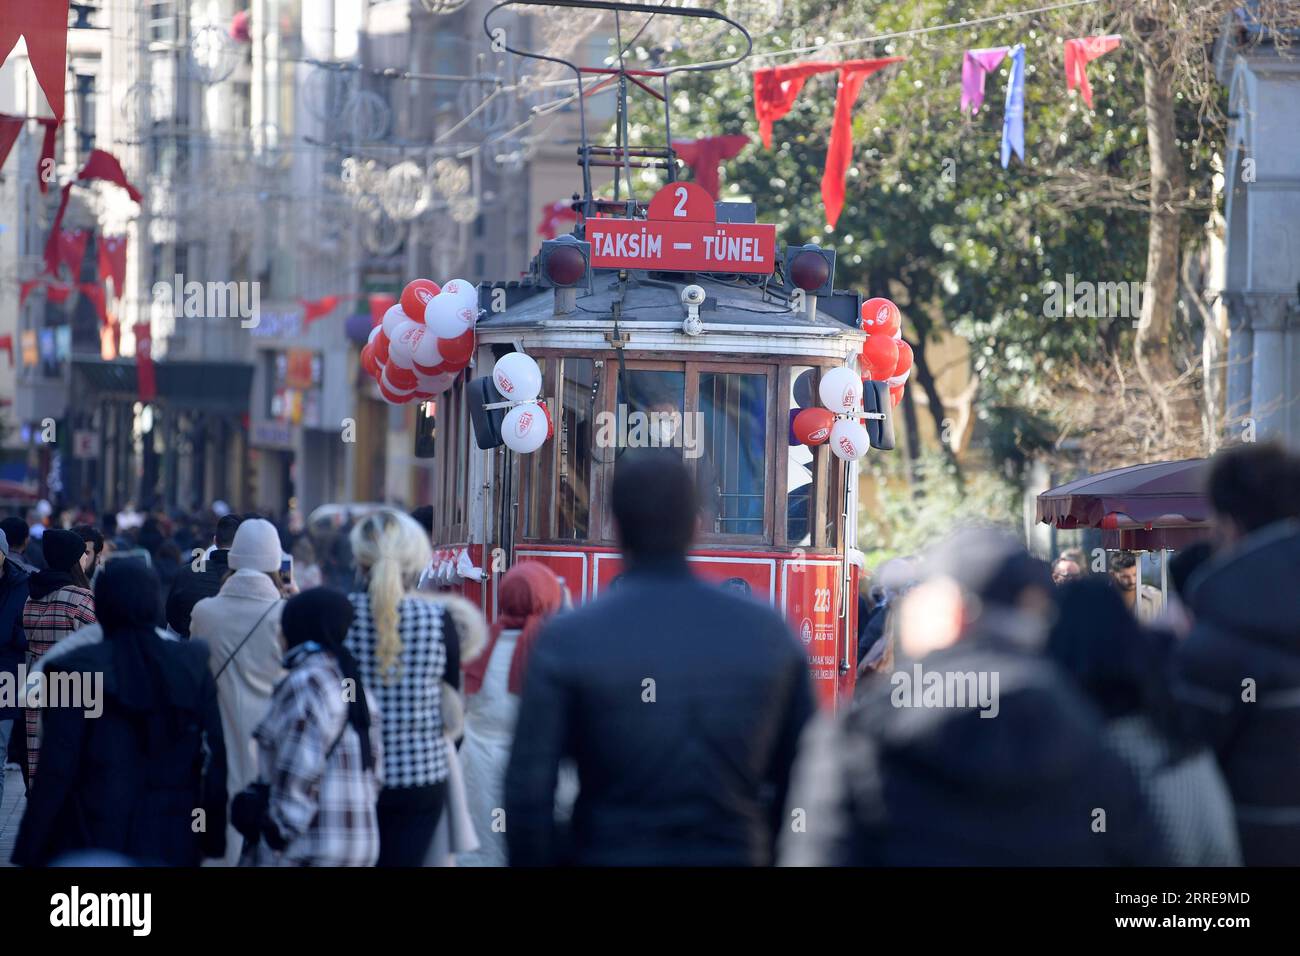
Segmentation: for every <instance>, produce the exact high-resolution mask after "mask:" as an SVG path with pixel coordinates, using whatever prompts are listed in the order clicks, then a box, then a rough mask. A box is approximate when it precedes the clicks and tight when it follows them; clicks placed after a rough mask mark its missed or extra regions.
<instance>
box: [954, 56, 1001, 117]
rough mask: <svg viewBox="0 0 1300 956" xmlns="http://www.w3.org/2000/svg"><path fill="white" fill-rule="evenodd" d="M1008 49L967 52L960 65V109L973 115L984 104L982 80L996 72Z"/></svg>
mask: <svg viewBox="0 0 1300 956" xmlns="http://www.w3.org/2000/svg"><path fill="white" fill-rule="evenodd" d="M1010 49H1011V48H1010V47H1006V46H995V47H989V48H988V49H985V50H967V51H966V56H965V57H964V58H963V59H962V63H961V109H962V112H963V113H964V112H966V110H967V109H969V110H970V112H972V113H974V112H975V111H976V110H978V109H979V108H980V106H981V105H983V103H984V78H985V76H987V75H988V74H989V73H991V72H993V71H994V70H996V69H997V68H998V67H999V66H1000V65H1001V63H1002V60H1003V59H1004V58H1005V57H1006V55H1007V51H1008V50H1010Z"/></svg>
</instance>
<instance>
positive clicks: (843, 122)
mask: <svg viewBox="0 0 1300 956" xmlns="http://www.w3.org/2000/svg"><path fill="white" fill-rule="evenodd" d="M901 59H903V57H901V56H890V57H884V58H882V59H879V60H846V61H845V62H844V63H841V64H840V82H839V89H838V90H837V91H836V93H835V119H834V122H833V123H832V125H831V141H830V145H829V146H828V147H827V149H826V169H825V171H824V172H823V173H822V203H823V204H824V205H825V206H826V224H827V225H829V226H834V225H835V223H836V221H838V220H839V218H840V210H842V209H843V208H844V180H845V177H846V176H848V172H849V164H850V163H851V162H852V161H853V103H854V101H856V100H857V98H858V91H859V90H861V89H862V84H863V83H865V82H866V81H867V77H869V76H870V75H871V74H872V73H875V72H876V71H877V70H881V69H883V68H884V67H887V66H889V64H891V63H897V62H898V61H899V60H901Z"/></svg>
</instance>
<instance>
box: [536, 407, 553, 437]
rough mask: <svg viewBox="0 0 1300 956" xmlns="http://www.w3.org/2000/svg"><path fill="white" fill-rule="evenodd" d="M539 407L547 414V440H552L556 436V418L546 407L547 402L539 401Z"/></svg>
mask: <svg viewBox="0 0 1300 956" xmlns="http://www.w3.org/2000/svg"><path fill="white" fill-rule="evenodd" d="M537 407H538V408H540V409H541V410H542V414H543V415H545V416H546V440H547V441H550V440H551V439H552V438H554V437H555V419H553V418H552V417H551V410H550V409H549V408H547V407H546V403H545V402H538V403H537Z"/></svg>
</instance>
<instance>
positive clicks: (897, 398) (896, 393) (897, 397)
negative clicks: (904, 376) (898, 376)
mask: <svg viewBox="0 0 1300 956" xmlns="http://www.w3.org/2000/svg"><path fill="white" fill-rule="evenodd" d="M889 400H890V401H891V402H893V403H894V404H893V407H894V408H897V407H898V403H899V402H901V401H902V400H903V386H902V385H893V386H891V387H890V389H889Z"/></svg>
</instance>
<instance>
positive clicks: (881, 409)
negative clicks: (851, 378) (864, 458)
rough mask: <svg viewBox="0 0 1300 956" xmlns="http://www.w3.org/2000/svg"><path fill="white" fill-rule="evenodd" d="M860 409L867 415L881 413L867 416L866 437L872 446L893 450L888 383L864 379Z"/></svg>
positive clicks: (891, 407) (891, 408)
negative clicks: (872, 416)
mask: <svg viewBox="0 0 1300 956" xmlns="http://www.w3.org/2000/svg"><path fill="white" fill-rule="evenodd" d="M862 410H863V411H864V412H866V413H867V414H868V415H881V416H883V417H881V418H868V419H867V420H866V422H865V423H864V424H865V425H866V426H867V438H868V439H869V440H870V441H871V447H872V448H879V449H880V450H881V451H893V450H894V405H893V402H891V401H890V400H889V383H888V382H872V381H864V382H863V383H862Z"/></svg>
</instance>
